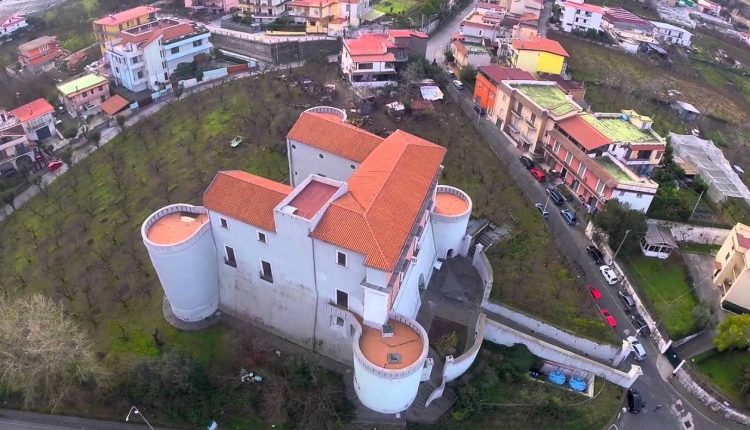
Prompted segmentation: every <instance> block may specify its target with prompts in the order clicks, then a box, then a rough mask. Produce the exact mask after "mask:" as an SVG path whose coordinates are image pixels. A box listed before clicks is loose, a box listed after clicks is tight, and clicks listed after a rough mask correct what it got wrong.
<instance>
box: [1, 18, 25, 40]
mask: <svg viewBox="0 0 750 430" xmlns="http://www.w3.org/2000/svg"><path fill="white" fill-rule="evenodd" d="M28 25H29V24H28V23H27V22H26V17H25V16H23V15H21V14H14V15H11V16H7V17H0V37H2V36H9V35H10V34H11V33H13V32H14V31H17V30H20V29H22V28H24V27H28Z"/></svg>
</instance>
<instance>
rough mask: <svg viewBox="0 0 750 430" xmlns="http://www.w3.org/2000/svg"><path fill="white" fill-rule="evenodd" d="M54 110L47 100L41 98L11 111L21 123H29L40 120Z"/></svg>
mask: <svg viewBox="0 0 750 430" xmlns="http://www.w3.org/2000/svg"><path fill="white" fill-rule="evenodd" d="M54 110H55V108H53V107H52V105H51V104H49V102H48V101H47V100H45V99H41V98H40V99H36V100H34V101H33V102H31V103H26V104H25V105H23V106H19V107H17V108H15V109H13V110H12V111H10V114H11V115H13V116H15V117H16V118H18V120H19V121H21V122H27V121H31V120H32V119H34V118H39V117H40V116H42V115H46V114H48V113H50V112H52V111H54Z"/></svg>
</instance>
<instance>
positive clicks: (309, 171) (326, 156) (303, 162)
mask: <svg viewBox="0 0 750 430" xmlns="http://www.w3.org/2000/svg"><path fill="white" fill-rule="evenodd" d="M287 153H288V154H289V177H290V180H291V184H292V186H296V185H298V184H300V183H302V181H304V180H305V179H307V177H308V176H310V175H314V174H318V175H321V176H325V177H327V178H331V179H335V180H337V181H344V182H345V181H347V180H348V179H349V177H350V176H351V175H352V173H354V171H355V170H356V169H357V167H359V163H358V162H356V161H352V160H347V159H346V158H344V157H341V156H339V155H336V154H332V153H330V152H328V151H324V150H322V149H318V148H314V147H312V146H309V145H305V144H304V143H301V142H297V141H296V140H291V139H288V140H287ZM321 155H322V158H321Z"/></svg>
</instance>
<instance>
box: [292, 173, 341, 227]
mask: <svg viewBox="0 0 750 430" xmlns="http://www.w3.org/2000/svg"><path fill="white" fill-rule="evenodd" d="M338 190H339V188H338V187H337V186H334V185H331V184H325V183H323V182H320V181H316V180H312V181H310V182H309V183H308V184H307V185H305V188H303V189H302V190H301V191H300V192H298V193H297V194H296V195H295V196H294V198H293V199H292V201H290V202H289V206H292V207H295V208H297V211H296V212H294V214H295V215H297V216H300V217H302V218H305V219H311V218H312V217H313V216H315V214H317V213H318V211H319V210H320V208H321V207H323V204H324V203H325V202H327V201H328V199H330V198H331V196H333V195H334V194H336V191H338Z"/></svg>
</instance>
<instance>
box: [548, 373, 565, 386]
mask: <svg viewBox="0 0 750 430" xmlns="http://www.w3.org/2000/svg"><path fill="white" fill-rule="evenodd" d="M547 380H548V381H549V382H551V383H553V384H557V385H564V384H565V374H564V373H563V372H562V370H560V369H555V370H553V371H552V373H550V374H549V375H547Z"/></svg>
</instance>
